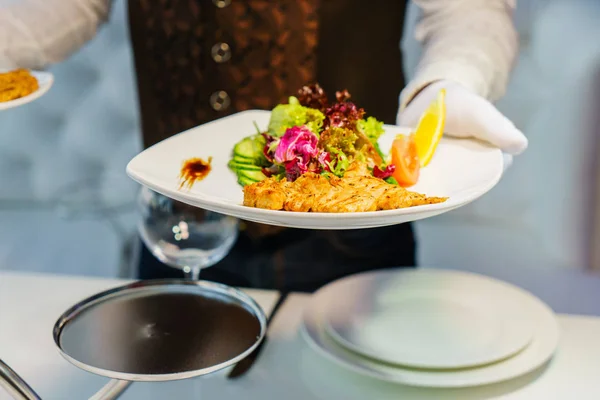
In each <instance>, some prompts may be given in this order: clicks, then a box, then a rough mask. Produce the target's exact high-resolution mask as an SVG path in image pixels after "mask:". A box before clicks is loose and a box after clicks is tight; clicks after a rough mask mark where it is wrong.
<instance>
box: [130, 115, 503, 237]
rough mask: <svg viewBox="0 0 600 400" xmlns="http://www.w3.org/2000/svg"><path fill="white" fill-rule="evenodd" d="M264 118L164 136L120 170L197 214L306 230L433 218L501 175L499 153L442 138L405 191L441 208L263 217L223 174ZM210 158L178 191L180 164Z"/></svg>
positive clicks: (238, 118) (389, 133) (235, 119)
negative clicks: (198, 176) (205, 171)
mask: <svg viewBox="0 0 600 400" xmlns="http://www.w3.org/2000/svg"><path fill="white" fill-rule="evenodd" d="M269 116H270V112H269V111H257V110H254V111H244V112H241V113H237V114H234V115H232V116H229V117H225V118H222V119H219V120H216V121H213V122H210V123H208V124H205V125H202V126H199V127H196V128H193V129H190V130H188V131H185V132H182V133H180V134H178V135H175V136H173V137H170V138H168V139H166V140H164V141H162V142H160V143H157V144H156V145H154V146H152V147H150V148H148V149H146V150H144V151H143V152H141V153H140V154H138V155H137V156H136V157H134V158H133V160H131V161H130V162H129V164H128V165H127V173H128V174H129V176H130V177H131V178H133V179H134V180H136V181H137V182H139V183H141V184H142V185H144V186H147V187H149V188H150V189H152V190H154V191H156V192H159V193H161V194H163V195H165V196H168V197H171V198H173V199H175V200H179V201H181V202H184V203H188V204H191V205H194V206H197V207H200V208H204V209H207V210H211V211H215V212H219V213H222V214H229V215H233V216H235V217H238V218H241V219H245V220H250V221H255V222H260V223H264V224H270V225H280V226H285V227H293V228H309V229H357V228H369V227H378V226H385V225H394V224H399V223H403V222H409V221H415V220H418V219H423V218H428V217H432V216H434V215H438V214H441V213H444V212H447V211H450V210H453V209H455V208H457V207H460V206H463V205H465V204H467V203H470V202H471V201H473V200H475V199H477V198H478V197H480V196H481V195H483V194H484V193H486V192H487V191H488V190H490V189H491V188H492V187H494V185H496V183H497V182H498V181H499V180H500V177H501V176H502V166H503V164H502V163H503V161H502V154H501V152H500V150H498V149H496V148H492V147H490V146H488V145H486V144H483V143H480V142H476V141H472V140H459V139H448V138H443V139H442V140H441V142H440V143H439V145H438V149H437V151H436V154H435V156H434V158H433V159H432V161H431V163H430V164H429V165H428V166H427V167H426V168H423V170H422V171H421V177H420V179H419V182H418V183H417V185H415V186H414V187H413V188H411V190H414V191H417V192H421V193H425V194H427V195H429V196H448V197H449V199H448V200H447V201H445V202H444V203H439V204H432V205H423V206H417V207H411V208H404V209H398V210H386V211H372V212H361V213H343V214H337V213H308V212H286V211H273V210H264V209H258V208H252V207H245V206H243V205H242V201H243V192H242V188H241V187H240V186H239V185H238V183H237V180H236V177H235V175H234V173H233V172H232V171H230V170H229V168H228V167H227V163H228V161H229V160H230V158H231V153H232V149H233V146H234V144H235V143H236V142H238V141H239V140H240V139H242V138H243V137H245V136H248V135H251V134H254V133H255V132H256V131H255V128H254V125H253V122H254V121H256V123H257V124H258V126H259V127H260V128H261V129H263V128H266V126H267V124H268V121H269ZM385 129H386V133H385V134H384V135H382V137H381V139H380V145H381V147H382V149H384V151H386V150H387V149H389V148H390V146H391V143H392V141H393V140H394V138H395V136H396V135H397V134H398V133H407V129H403V128H400V127H397V126H391V125H386V126H385ZM192 157H200V158H204V159H205V160H206V159H207V158H208V157H213V162H212V167H213V168H212V171H211V172H210V174H209V175H208V176H207V177H206V178H204V180H202V181H200V182H196V183H195V184H194V186H193V187H192V188H191V189H179V179H178V176H179V172H180V169H181V166H182V163H183V161H184V160H186V159H189V158H192Z"/></svg>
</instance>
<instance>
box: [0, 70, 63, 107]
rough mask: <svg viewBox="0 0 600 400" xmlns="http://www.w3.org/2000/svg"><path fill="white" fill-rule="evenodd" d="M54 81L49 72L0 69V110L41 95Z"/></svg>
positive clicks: (28, 101)
mask: <svg viewBox="0 0 600 400" xmlns="http://www.w3.org/2000/svg"><path fill="white" fill-rule="evenodd" d="M53 83H54V76H53V75H52V74H51V73H50V72H44V71H29V70H27V69H15V70H10V71H0V110H7V109H9V108H13V107H17V106H21V105H23V104H27V103H30V102H32V101H34V100H36V99H38V98H40V97H42V96H43V95H44V94H46V92H47V91H48V90H50V88H51V87H52V84H53Z"/></svg>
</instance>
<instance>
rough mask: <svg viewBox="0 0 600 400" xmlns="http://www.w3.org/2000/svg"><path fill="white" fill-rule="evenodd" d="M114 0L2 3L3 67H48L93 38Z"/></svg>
mask: <svg viewBox="0 0 600 400" xmlns="http://www.w3.org/2000/svg"><path fill="white" fill-rule="evenodd" d="M111 3H112V0H19V1H17V2H10V3H9V4H6V5H0V68H18V67H19V68H31V69H40V68H45V67H46V66H48V65H50V64H54V63H57V62H60V61H63V60H64V59H66V58H67V57H69V56H70V55H71V54H72V53H74V52H75V51H76V50H78V49H79V48H81V47H82V46H83V45H85V44H86V43H87V42H88V41H89V40H91V39H92V38H93V37H94V36H95V34H96V32H97V30H98V27H99V26H100V25H101V24H102V23H104V22H105V21H106V20H107V19H108V15H109V13H110V8H111V5H112V4H111Z"/></svg>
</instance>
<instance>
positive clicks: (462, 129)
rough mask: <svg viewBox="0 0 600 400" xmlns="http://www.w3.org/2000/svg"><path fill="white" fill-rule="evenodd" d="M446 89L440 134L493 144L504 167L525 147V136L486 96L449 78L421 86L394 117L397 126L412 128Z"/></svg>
mask: <svg viewBox="0 0 600 400" xmlns="http://www.w3.org/2000/svg"><path fill="white" fill-rule="evenodd" d="M442 88H445V89H446V124H445V127H444V134H446V135H448V136H454V137H459V138H467V137H473V138H477V139H480V140H483V141H486V142H488V143H491V144H492V145H494V146H497V147H498V148H500V150H502V152H503V153H504V168H505V169H506V168H508V167H509V166H510V164H511V163H512V156H513V155H518V154H520V153H522V152H523V151H524V150H525V149H526V148H527V138H526V137H525V135H523V133H521V131H520V130H518V129H517V128H516V127H515V125H514V124H513V123H512V122H511V121H510V120H509V119H508V118H506V117H505V116H504V115H502V114H501V113H500V111H498V110H497V109H496V107H494V106H493V105H492V103H490V102H489V101H487V100H486V99H484V98H483V97H481V96H478V95H476V94H475V93H473V92H471V91H469V90H467V89H465V88H464V87H463V86H461V85H459V84H457V83H454V82H451V81H438V82H434V83H432V84H431V85H429V86H427V87H426V88H425V89H423V90H422V91H421V92H420V93H419V94H418V95H417V96H416V97H415V98H414V99H413V100H412V101H411V102H410V103H409V104H408V106H407V107H406V108H405V109H404V110H403V111H399V112H398V117H397V119H396V121H397V124H398V125H400V126H407V127H413V128H414V127H416V126H417V123H418V122H419V119H420V118H421V115H422V114H423V113H424V112H425V110H426V109H427V107H429V104H431V102H432V101H433V100H435V98H436V97H437V95H438V92H439V91H440V89H442Z"/></svg>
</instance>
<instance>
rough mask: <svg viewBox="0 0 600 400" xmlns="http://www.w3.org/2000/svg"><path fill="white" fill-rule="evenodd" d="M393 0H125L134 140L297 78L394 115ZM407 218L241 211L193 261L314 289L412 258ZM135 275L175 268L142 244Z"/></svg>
mask: <svg viewBox="0 0 600 400" xmlns="http://www.w3.org/2000/svg"><path fill="white" fill-rule="evenodd" d="M405 9H406V2H405V1H399V0H370V1H363V0H244V1H242V0H129V18H130V27H131V39H132V43H133V50H134V56H135V66H136V72H137V83H138V92H139V100H140V107H141V116H142V130H143V135H144V145H145V146H150V145H152V144H154V143H157V142H159V141H161V140H163V139H165V138H167V137H169V136H171V135H174V134H176V133H178V132H181V131H184V130H186V129H189V128H192V127H194V126H197V125H199V124H203V123H205V122H208V121H211V120H213V119H216V118H221V117H224V116H226V115H229V114H232V113H235V112H238V111H242V110H247V109H271V108H273V107H274V106H275V105H277V104H278V103H282V102H287V98H288V96H290V95H292V94H295V93H296V92H297V90H298V89H299V88H300V87H302V86H303V85H305V84H307V83H312V82H318V83H319V84H320V85H321V86H322V87H323V88H324V89H325V90H326V91H327V92H328V93H330V95H333V93H334V92H335V91H336V90H341V89H348V90H349V92H350V93H351V95H352V99H351V100H352V101H354V102H355V103H356V104H357V105H358V106H360V107H362V108H364V109H365V110H366V112H367V113H368V115H373V116H375V117H377V118H378V119H380V120H383V121H384V122H386V123H392V124H393V123H394V122H395V118H396V112H397V110H398V95H399V93H400V91H401V90H402V88H403V87H404V79H403V75H402V59H401V52H400V39H401V34H402V28H403V22H404V13H405ZM414 264H415V243H414V238H413V232H412V228H411V225H410V224H402V225H396V226H392V227H386V228H377V229H365V230H351V231H312V230H302V229H283V228H278V227H271V226H265V225H259V224H255V223H249V222H245V223H243V226H242V230H241V232H240V237H239V240H238V241H237V243H236V245H235V247H234V248H233V250H232V251H231V253H230V254H229V255H228V256H227V257H226V258H225V259H224V260H223V261H221V262H220V263H219V264H217V265H216V266H214V267H211V268H209V269H207V270H205V271H203V272H202V277H203V278H204V279H212V280H217V281H221V282H224V283H227V284H231V285H236V286H251V287H260V288H277V289H288V290H300V291H312V290H315V289H316V288H318V287H319V286H322V285H323V284H325V283H327V282H329V281H331V280H333V279H336V278H338V277H341V276H344V275H347V274H351V273H355V272H359V271H365V270H369V269H375V268H383V267H397V266H413V265H414ZM139 276H140V277H141V278H155V277H168V276H177V277H179V276H181V272H180V271H177V270H174V269H172V268H169V267H167V266H164V265H161V264H160V263H159V262H158V261H157V260H155V258H154V257H153V256H152V255H151V254H150V253H149V252H148V251H147V249H144V250H143V254H142V257H141V262H140V270H139Z"/></svg>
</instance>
